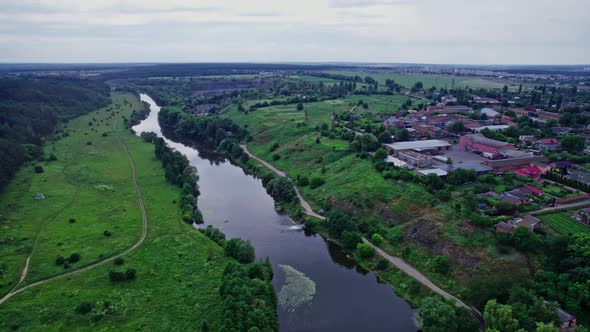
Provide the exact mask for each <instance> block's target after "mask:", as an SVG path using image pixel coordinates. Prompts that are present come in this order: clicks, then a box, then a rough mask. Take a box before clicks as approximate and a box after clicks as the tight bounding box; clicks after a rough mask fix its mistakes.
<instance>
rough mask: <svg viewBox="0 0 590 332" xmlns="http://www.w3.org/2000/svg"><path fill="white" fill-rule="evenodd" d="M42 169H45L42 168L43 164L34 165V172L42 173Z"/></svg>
mask: <svg viewBox="0 0 590 332" xmlns="http://www.w3.org/2000/svg"><path fill="white" fill-rule="evenodd" d="M44 171H45V170H44V169H43V166H39V165H37V166H35V173H37V174H41V173H43V172H44Z"/></svg>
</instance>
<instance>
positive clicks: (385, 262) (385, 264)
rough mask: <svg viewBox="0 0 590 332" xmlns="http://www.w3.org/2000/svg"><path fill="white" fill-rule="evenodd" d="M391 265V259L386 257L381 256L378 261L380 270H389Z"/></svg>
mask: <svg viewBox="0 0 590 332" xmlns="http://www.w3.org/2000/svg"><path fill="white" fill-rule="evenodd" d="M388 267H389V261H388V260H387V259H385V258H381V259H380V260H379V261H378V262H377V269H379V270H382V271H383V270H387V268H388Z"/></svg>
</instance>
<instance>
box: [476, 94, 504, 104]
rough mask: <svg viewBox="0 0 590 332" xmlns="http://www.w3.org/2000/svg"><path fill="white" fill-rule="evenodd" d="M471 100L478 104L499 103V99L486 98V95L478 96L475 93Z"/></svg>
mask: <svg viewBox="0 0 590 332" xmlns="http://www.w3.org/2000/svg"><path fill="white" fill-rule="evenodd" d="M473 101H474V102H476V103H480V104H490V105H492V104H500V101H499V100H498V99H494V98H487V97H480V96H477V95H473Z"/></svg>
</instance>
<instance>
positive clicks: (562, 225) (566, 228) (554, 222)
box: [539, 211, 590, 234]
mask: <svg viewBox="0 0 590 332" xmlns="http://www.w3.org/2000/svg"><path fill="white" fill-rule="evenodd" d="M539 219H541V220H542V221H543V222H544V223H546V224H547V225H549V227H551V228H553V229H554V230H555V231H557V232H558V233H561V234H576V233H588V232H590V226H586V225H584V224H582V223H580V222H579V221H577V220H575V219H574V218H573V217H572V212H571V211H567V212H557V213H550V214H544V215H540V216H539Z"/></svg>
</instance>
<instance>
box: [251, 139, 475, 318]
mask: <svg viewBox="0 0 590 332" xmlns="http://www.w3.org/2000/svg"><path fill="white" fill-rule="evenodd" d="M240 146H241V147H242V149H244V152H246V153H247V154H248V156H250V157H251V158H253V159H255V160H257V161H259V162H260V163H261V164H263V165H264V166H266V167H268V169H270V170H271V171H273V172H274V173H276V174H277V175H279V176H285V172H282V171H280V170H278V169H277V168H275V167H274V166H272V165H271V164H269V163H267V162H266V161H264V160H262V159H260V158H258V157H256V156H255V155H253V154H252V153H250V151H248V148H247V147H246V145H240ZM295 190H296V191H297V197H299V202H301V206H302V207H303V209H304V210H305V213H306V214H307V215H309V216H314V217H316V218H319V219H326V217H324V216H321V215H319V214H317V213H315V212H314V211H313V210H312V209H311V207H310V205H309V204H308V203H307V202H306V201H305V200H304V199H303V197H301V195H300V194H299V191H298V190H297V188H295ZM363 241H364V242H365V243H368V244H369V245H370V246H371V247H373V248H374V249H375V251H377V253H379V255H381V256H383V258H385V259H387V260H388V261H389V262H391V263H392V264H393V265H394V266H395V267H396V268H398V269H400V270H402V271H403V272H404V273H406V274H408V275H410V276H412V277H413V278H415V279H416V280H418V281H419V282H420V283H422V284H423V285H424V286H426V287H428V288H429V289H431V290H432V291H433V292H435V293H437V294H439V295H440V296H442V297H443V298H445V299H447V300H453V301H455V305H456V306H458V307H463V308H466V309H467V310H469V311H470V312H471V313H472V314H473V315H474V316H475V317H476V318H478V319H480V320H481V313H479V312H478V311H477V310H475V309H474V308H471V307H469V306H467V305H466V304H465V303H463V302H462V301H461V300H459V299H458V298H456V297H454V296H453V295H451V294H449V293H448V292H446V291H444V290H443V289H441V288H440V287H438V286H437V285H435V284H434V283H433V282H432V281H430V280H429V279H428V278H426V277H425V276H424V275H423V274H422V273H420V272H419V271H418V270H416V269H415V268H413V267H412V266H411V265H410V264H408V263H406V262H405V261H404V260H403V259H401V258H399V257H395V256H391V255H389V254H388V253H386V252H385V251H383V250H382V249H381V248H379V247H377V246H375V245H374V244H372V243H371V242H369V241H368V240H367V239H366V238H363Z"/></svg>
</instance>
